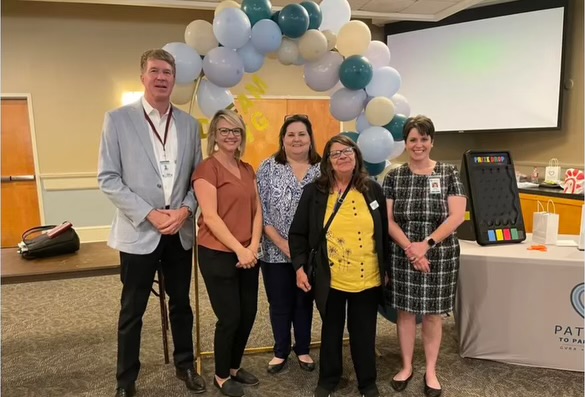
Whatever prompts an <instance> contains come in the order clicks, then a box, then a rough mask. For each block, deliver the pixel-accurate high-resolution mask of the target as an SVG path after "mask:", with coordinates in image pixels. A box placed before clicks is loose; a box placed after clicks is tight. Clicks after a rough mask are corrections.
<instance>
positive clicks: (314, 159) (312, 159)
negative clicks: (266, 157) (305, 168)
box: [274, 114, 321, 165]
mask: <svg viewBox="0 0 585 397" xmlns="http://www.w3.org/2000/svg"><path fill="white" fill-rule="evenodd" d="M297 122H299V123H303V124H304V125H305V128H306V129H307V133H308V134H309V138H310V139H311V146H310V147H309V164H311V165H313V164H317V163H318V162H319V161H321V156H319V153H317V150H316V149H315V138H314V136H313V125H312V124H311V120H309V117H308V116H305V115H302V114H295V115H292V116H287V117H286V118H285V119H284V123H283V124H282V127H280V134H278V151H277V152H276V153H275V154H274V160H275V161H276V162H277V163H279V164H286V162H287V158H286V152H285V150H284V143H283V140H284V136H285V135H286V129H287V128H288V126H289V125H291V124H292V123H297Z"/></svg>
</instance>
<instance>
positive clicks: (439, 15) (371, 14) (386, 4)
mask: <svg viewBox="0 0 585 397" xmlns="http://www.w3.org/2000/svg"><path fill="white" fill-rule="evenodd" d="M23 1H48V2H58V3H89V4H116V5H130V6H143V7H144V6H146V7H163V8H184V9H200V10H213V9H215V7H216V6H217V4H219V3H220V2H221V0H23ZM348 1H349V3H350V5H351V9H352V17H353V18H360V19H371V20H372V22H373V23H374V24H380V25H382V24H384V23H389V22H396V21H426V22H436V21H440V20H442V19H443V18H446V17H448V16H450V15H453V14H455V13H457V12H459V11H461V10H465V9H467V8H473V7H481V6H486V5H491V4H497V3H506V2H509V1H515V0H348ZM271 2H272V6H273V9H275V10H279V9H281V8H282V7H283V6H285V5H286V4H289V3H298V2H300V0H297V1H295V0H272V1H271ZM317 2H320V1H317Z"/></svg>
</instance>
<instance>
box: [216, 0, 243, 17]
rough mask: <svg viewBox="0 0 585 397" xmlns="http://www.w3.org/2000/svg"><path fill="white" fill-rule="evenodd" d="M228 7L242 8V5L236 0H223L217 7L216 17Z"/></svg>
mask: <svg viewBox="0 0 585 397" xmlns="http://www.w3.org/2000/svg"><path fill="white" fill-rule="evenodd" d="M226 8H240V5H239V4H238V3H236V2H235V1H234V0H223V1H222V2H221V3H219V4H218V5H217V7H215V13H214V14H213V16H214V17H216V16H218V15H219V13H220V12H222V11H223V10H225V9H226Z"/></svg>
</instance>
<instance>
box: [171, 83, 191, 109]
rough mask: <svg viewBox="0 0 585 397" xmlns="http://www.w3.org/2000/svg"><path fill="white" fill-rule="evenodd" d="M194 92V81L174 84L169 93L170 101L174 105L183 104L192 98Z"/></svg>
mask: <svg viewBox="0 0 585 397" xmlns="http://www.w3.org/2000/svg"><path fill="white" fill-rule="evenodd" d="M194 92H195V83H189V84H182V85H181V84H176V85H175V88H173V93H172V94H171V102H172V103H174V104H175V105H185V104H187V103H189V102H190V101H191V99H192V98H193V93H194Z"/></svg>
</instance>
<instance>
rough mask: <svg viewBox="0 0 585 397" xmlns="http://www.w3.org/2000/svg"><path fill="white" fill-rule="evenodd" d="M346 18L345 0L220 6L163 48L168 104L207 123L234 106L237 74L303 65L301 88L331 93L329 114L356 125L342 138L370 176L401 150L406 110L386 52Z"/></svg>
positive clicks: (256, 0) (253, 0) (261, 0)
mask: <svg viewBox="0 0 585 397" xmlns="http://www.w3.org/2000/svg"><path fill="white" fill-rule="evenodd" d="M350 18H351V8H350V5H349V3H348V1H347V0H323V1H321V3H320V4H317V3H315V2H313V1H303V2H302V3H300V4H288V5H286V6H285V7H284V8H282V9H281V10H280V11H276V12H273V11H272V5H271V3H270V1H269V0H242V3H241V4H238V3H237V2H235V1H233V0H224V1H222V2H221V3H219V4H218V6H217V8H216V9H215V15H214V19H213V23H209V22H208V21H204V20H195V21H193V22H191V23H190V24H189V25H188V26H187V28H186V29H185V42H184V43H183V42H181V43H179V42H174V43H168V44H166V45H165V46H164V47H163V48H164V49H165V50H167V51H168V52H170V53H171V54H172V55H173V56H174V57H175V60H176V68H177V72H176V83H177V87H176V88H175V91H174V93H173V98H172V99H173V102H175V103H177V104H185V103H188V102H189V101H191V100H192V99H195V100H196V101H197V104H198V106H199V108H200V110H201V112H202V113H203V114H204V115H205V116H207V117H209V118H211V117H213V115H214V114H215V112H216V111H218V110H220V109H224V108H226V107H228V106H230V105H232V104H233V103H234V97H233V95H232V94H231V92H230V91H229V89H230V88H231V87H234V86H236V85H237V84H238V83H239V82H240V81H241V80H242V78H243V76H244V73H254V72H257V71H258V70H260V69H261V68H262V65H263V64H264V61H265V57H266V56H273V57H274V56H275V57H276V58H277V59H278V60H279V61H280V62H281V63H282V64H284V65H303V68H304V80H305V83H306V84H307V86H308V87H309V88H311V89H312V90H314V91H318V92H324V91H329V90H332V89H335V88H337V89H336V91H335V92H334V93H333V94H332V95H331V99H330V111H331V114H332V116H333V117H334V118H335V119H337V120H339V121H350V120H354V119H356V129H357V132H347V133H344V134H346V135H347V136H349V137H350V138H352V139H353V140H355V141H356V142H357V144H358V146H359V148H360V150H361V151H362V153H363V157H364V160H365V161H366V162H367V163H366V166H367V169H368V172H369V173H370V175H372V176H375V175H378V174H380V173H381V172H382V171H383V170H384V169H385V168H386V166H387V160H391V159H394V158H396V157H398V156H399V155H400V154H401V153H402V152H403V151H404V137H403V134H402V129H403V127H404V123H405V121H406V118H407V117H408V116H409V115H410V106H409V104H408V101H407V100H406V98H404V96H402V95H400V94H399V93H398V91H399V90H400V85H401V82H402V81H401V77H400V74H399V73H398V71H397V70H396V69H394V68H392V67H391V66H390V50H389V48H388V47H387V46H386V44H384V43H383V42H381V41H375V40H374V41H372V35H371V32H370V29H369V27H368V25H366V24H365V23H364V22H362V21H359V20H350ZM194 83H195V84H194Z"/></svg>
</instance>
